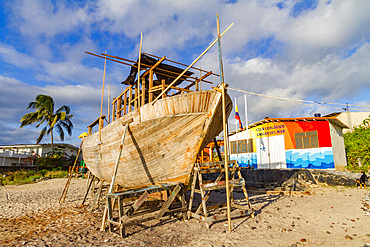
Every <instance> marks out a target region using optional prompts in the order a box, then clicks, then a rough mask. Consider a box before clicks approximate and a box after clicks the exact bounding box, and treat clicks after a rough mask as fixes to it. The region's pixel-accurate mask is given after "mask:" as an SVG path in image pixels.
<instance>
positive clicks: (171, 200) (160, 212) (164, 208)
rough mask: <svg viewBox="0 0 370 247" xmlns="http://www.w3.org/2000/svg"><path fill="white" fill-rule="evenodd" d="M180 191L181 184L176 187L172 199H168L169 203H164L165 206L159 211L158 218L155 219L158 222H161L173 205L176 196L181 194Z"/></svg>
mask: <svg viewBox="0 0 370 247" xmlns="http://www.w3.org/2000/svg"><path fill="white" fill-rule="evenodd" d="M180 190H181V186H180V184H178V185H177V186H176V187H175V189H174V190H173V191H172V193H171V195H170V197H169V198H167V201H166V202H165V203H164V205H163V206H162V208H161V210H159V212H158V214H157V216H156V217H155V219H156V220H158V221H159V219H160V218H161V217H162V216H163V215H164V213H165V212H166V210H167V209H168V208H169V206H170V205H171V203H172V202H173V200H175V198H176V195H177V194H178V193H179V192H180Z"/></svg>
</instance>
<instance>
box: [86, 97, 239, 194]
mask: <svg viewBox="0 0 370 247" xmlns="http://www.w3.org/2000/svg"><path fill="white" fill-rule="evenodd" d="M227 106H228V107H227V112H228V115H229V114H230V112H231V109H232V102H231V100H230V98H229V97H228V96H227ZM130 118H132V119H133V122H132V123H131V124H130V126H129V131H128V133H127V136H126V140H125V144H124V147H123V151H122V156H121V159H120V163H119V166H118V171H117V178H116V183H117V184H119V185H120V186H122V187H123V188H137V187H141V186H145V185H148V184H154V183H158V182H163V181H175V182H185V181H186V179H187V177H188V175H189V173H190V171H191V168H192V165H193V164H194V163H195V162H196V156H197V154H198V152H199V151H200V150H202V149H203V148H204V147H205V146H206V145H207V144H208V143H209V142H210V141H211V140H213V138H215V137H216V136H217V135H218V134H219V133H220V132H221V131H222V107H221V94H220V93H219V92H217V91H215V90H208V91H198V92H192V93H187V94H181V95H176V96H172V97H167V98H164V99H161V100H158V101H157V102H156V103H155V104H154V105H152V104H146V105H144V106H142V107H141V108H140V109H139V110H138V109H136V110H134V111H132V112H130V113H128V114H126V115H124V116H122V117H120V118H118V119H117V120H115V121H113V122H112V123H110V124H109V125H107V126H106V127H104V128H103V129H102V131H101V135H102V143H100V144H99V134H98V133H94V134H92V135H89V136H88V137H86V138H85V140H84V144H83V157H84V160H85V162H86V165H87V167H88V168H89V170H90V171H91V172H92V173H93V174H94V175H95V176H96V177H98V178H100V179H103V180H105V181H111V178H112V174H113V169H114V163H115V161H116V159H117V155H118V151H119V145H120V140H121V138H122V135H123V131H124V127H123V126H122V123H123V122H125V121H126V120H128V119H130Z"/></svg>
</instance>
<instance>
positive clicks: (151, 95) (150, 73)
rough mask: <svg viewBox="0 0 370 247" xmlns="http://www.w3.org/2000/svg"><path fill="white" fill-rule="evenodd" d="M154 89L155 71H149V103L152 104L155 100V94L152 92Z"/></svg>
mask: <svg viewBox="0 0 370 247" xmlns="http://www.w3.org/2000/svg"><path fill="white" fill-rule="evenodd" d="M152 87H153V70H150V71H149V102H148V103H150V102H152V100H153V93H152V92H151V91H152Z"/></svg>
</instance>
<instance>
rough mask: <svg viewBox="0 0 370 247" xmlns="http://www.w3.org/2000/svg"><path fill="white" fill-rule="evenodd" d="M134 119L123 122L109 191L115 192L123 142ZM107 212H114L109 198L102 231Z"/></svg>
mask: <svg viewBox="0 0 370 247" xmlns="http://www.w3.org/2000/svg"><path fill="white" fill-rule="evenodd" d="M132 121H133V119H132V118H131V119H129V120H128V121H126V122H125V123H123V124H124V125H125V131H124V132H123V136H122V141H121V145H120V147H119V151H118V156H117V160H116V164H115V166H114V170H113V175H112V181H111V183H110V186H109V190H108V193H112V192H113V187H114V183H115V182H116V176H117V170H118V164H119V160H120V159H121V154H122V149H123V144H124V143H125V138H126V133H127V130H128V126H129V124H130V123H132ZM107 199H109V198H107ZM113 207H114V205H113ZM107 213H108V214H109V215H111V214H112V211H111V210H110V205H109V200H107V205H106V207H105V210H104V216H103V222H102V226H101V231H103V230H104V226H105V220H106V215H107Z"/></svg>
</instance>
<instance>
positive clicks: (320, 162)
mask: <svg viewBox="0 0 370 247" xmlns="http://www.w3.org/2000/svg"><path fill="white" fill-rule="evenodd" d="M285 155H286V164H287V168H306V169H334V168H335V166H334V156H333V149H332V148H331V147H326V148H309V149H292V150H287V151H286V152H285Z"/></svg>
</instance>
